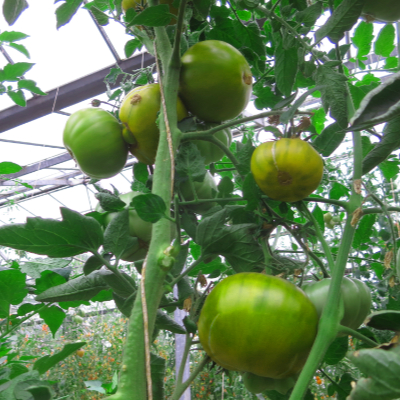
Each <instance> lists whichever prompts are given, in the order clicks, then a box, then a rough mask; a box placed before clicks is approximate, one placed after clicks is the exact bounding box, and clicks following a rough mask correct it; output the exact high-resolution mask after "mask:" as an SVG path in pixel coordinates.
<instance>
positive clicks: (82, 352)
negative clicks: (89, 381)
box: [76, 349, 85, 357]
mask: <svg viewBox="0 0 400 400" xmlns="http://www.w3.org/2000/svg"><path fill="white" fill-rule="evenodd" d="M84 354H85V350H82V349H79V350H77V351H76V355H77V356H78V357H83V355H84Z"/></svg>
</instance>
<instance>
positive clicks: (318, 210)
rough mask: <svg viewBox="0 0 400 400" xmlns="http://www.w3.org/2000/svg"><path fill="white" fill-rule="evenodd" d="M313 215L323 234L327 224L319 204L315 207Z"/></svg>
mask: <svg viewBox="0 0 400 400" xmlns="http://www.w3.org/2000/svg"><path fill="white" fill-rule="evenodd" d="M312 215H313V216H314V218H315V219H316V221H317V224H318V225H319V229H321V231H322V232H323V231H324V230H325V223H324V213H323V212H322V210H321V207H319V205H318V204H316V205H315V207H314V210H313V211H312Z"/></svg>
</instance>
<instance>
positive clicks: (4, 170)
mask: <svg viewBox="0 0 400 400" xmlns="http://www.w3.org/2000/svg"><path fill="white" fill-rule="evenodd" d="M21 169H22V167H21V166H20V165H18V164H15V163H12V162H8V161H4V162H0V175H8V174H14V173H16V172H19V171H21Z"/></svg>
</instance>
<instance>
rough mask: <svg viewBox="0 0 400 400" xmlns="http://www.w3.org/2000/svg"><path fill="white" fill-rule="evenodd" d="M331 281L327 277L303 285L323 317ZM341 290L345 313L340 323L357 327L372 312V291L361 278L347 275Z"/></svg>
mask: <svg viewBox="0 0 400 400" xmlns="http://www.w3.org/2000/svg"><path fill="white" fill-rule="evenodd" d="M330 282H331V279H330V278H326V279H323V280H321V281H318V282H311V283H305V284H304V285H303V290H304V292H305V293H306V295H307V296H308V297H309V299H310V300H311V302H312V303H313V304H314V305H315V307H316V309H317V312H318V316H319V317H321V314H322V311H323V309H324V307H325V304H326V300H327V298H328V291H329V285H330ZM341 292H342V295H341V303H342V306H343V311H344V313H343V318H342V319H341V321H340V324H341V325H343V326H347V327H348V328H351V329H357V328H358V327H359V326H360V325H361V324H362V323H363V322H364V320H365V318H366V317H367V315H368V314H369V313H370V310H371V306H372V300H371V292H370V290H369V289H368V287H367V286H366V285H365V283H363V282H362V281H360V280H359V279H356V278H347V277H343V281H342V285H341ZM342 336H343V335H342Z"/></svg>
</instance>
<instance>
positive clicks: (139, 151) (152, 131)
mask: <svg viewBox="0 0 400 400" xmlns="http://www.w3.org/2000/svg"><path fill="white" fill-rule="evenodd" d="M160 106H161V94H160V86H159V84H158V83H151V84H149V85H145V86H139V87H137V88H135V89H133V90H131V91H130V92H129V93H128V94H127V95H126V96H125V98H124V100H123V101H122V104H121V108H120V110H119V118H120V120H121V122H122V124H123V125H124V129H128V130H129V132H130V134H131V135H132V137H133V138H134V139H133V142H134V143H133V144H130V146H129V151H130V152H131V153H132V154H133V155H134V156H135V157H136V158H137V159H138V160H139V161H140V162H142V163H143V164H147V165H151V164H154V162H155V159H156V154H157V147H158V141H159V138H160V131H159V129H158V126H157V124H156V119H157V114H158V112H159V111H160ZM177 113H178V121H180V120H182V119H183V118H185V117H187V116H188V113H187V111H186V108H185V106H184V105H183V103H182V101H181V100H180V99H179V98H178V102H177ZM124 136H125V135H124ZM129 143H132V142H129Z"/></svg>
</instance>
